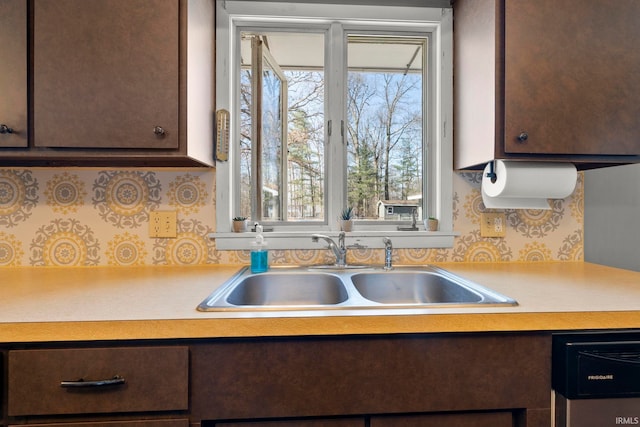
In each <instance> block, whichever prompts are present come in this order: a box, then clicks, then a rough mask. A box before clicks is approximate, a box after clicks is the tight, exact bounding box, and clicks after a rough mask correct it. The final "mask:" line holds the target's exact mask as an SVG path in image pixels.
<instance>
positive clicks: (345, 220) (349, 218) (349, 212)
mask: <svg viewBox="0 0 640 427" xmlns="http://www.w3.org/2000/svg"><path fill="white" fill-rule="evenodd" d="M338 222H339V223H340V230H342V231H351V230H353V208H351V207H347V208H344V209H342V212H341V213H340V216H339V217H338Z"/></svg>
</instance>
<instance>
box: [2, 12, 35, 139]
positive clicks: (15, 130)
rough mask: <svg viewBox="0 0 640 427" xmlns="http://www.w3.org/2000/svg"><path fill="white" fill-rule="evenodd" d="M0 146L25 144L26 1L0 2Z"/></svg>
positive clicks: (26, 130) (26, 137)
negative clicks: (0, 44) (0, 42)
mask: <svg viewBox="0 0 640 427" xmlns="http://www.w3.org/2000/svg"><path fill="white" fill-rule="evenodd" d="M0 41H2V47H1V49H0V50H1V51H2V59H1V60H0V147H26V146H27V141H28V133H27V132H28V126H27V2H26V0H3V1H1V2H0Z"/></svg>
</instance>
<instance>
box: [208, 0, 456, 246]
mask: <svg viewBox="0 0 640 427" xmlns="http://www.w3.org/2000/svg"><path fill="white" fill-rule="evenodd" d="M216 5H217V11H216V109H217V110H220V109H226V110H228V111H230V112H231V128H230V141H231V142H230V144H229V160H228V161H226V162H217V163H216V230H217V231H216V232H215V233H212V234H211V235H210V237H212V238H215V239H216V246H217V248H218V249H248V248H249V244H250V242H251V241H252V240H253V239H254V235H253V233H232V232H231V218H232V217H233V216H234V197H233V195H234V194H235V193H237V192H238V191H239V180H237V179H232V177H234V176H237V175H238V173H239V171H238V170H237V165H236V164H235V159H236V158H237V156H238V155H239V153H238V148H239V147H238V146H239V144H236V143H233V141H234V139H237V138H235V137H234V135H236V132H237V126H239V125H238V123H239V113H238V111H237V108H235V102H236V100H237V99H239V98H238V96H239V85H237V84H236V81H237V79H235V76H236V75H237V74H238V73H239V61H237V57H238V55H239V45H235V46H234V43H233V42H234V39H235V37H237V36H238V35H239V32H240V29H241V28H244V27H247V26H251V27H260V28H264V29H265V30H268V29H272V30H278V29H279V25H280V24H281V23H282V21H283V20H286V21H287V25H289V24H291V25H292V26H299V27H300V29H301V30H302V29H303V28H311V27H312V28H313V29H314V30H315V31H319V32H323V31H327V32H330V33H331V36H332V37H337V38H341V37H344V38H345V39H346V35H347V34H354V33H372V32H384V30H387V29H389V31H390V32H393V28H398V27H402V28H403V31H408V32H410V33H411V32H413V33H414V34H416V35H417V34H420V33H425V32H428V33H430V35H429V46H428V49H429V51H430V52H429V55H430V57H429V60H428V64H429V65H428V67H429V69H428V70H427V73H432V75H433V76H434V78H432V79H430V80H429V84H430V85H431V86H430V87H429V88H428V89H427V91H425V92H427V93H428V92H431V94H432V95H431V96H429V97H428V100H425V104H424V105H425V110H428V111H429V113H428V118H427V119H426V122H427V129H428V130H429V134H428V135H425V137H424V144H423V145H424V147H425V148H424V149H425V153H424V155H425V157H424V158H425V159H426V162H427V164H426V165H425V167H426V173H424V174H423V179H424V180H426V188H427V194H434V195H435V197H430V198H429V199H428V203H427V204H426V205H424V207H425V209H426V212H425V214H428V215H430V216H435V217H437V218H438V219H439V220H440V229H439V231H437V232H427V231H422V230H423V227H422V224H421V223H420V224H418V226H419V228H420V231H397V229H396V226H397V224H398V223H397V222H391V221H389V222H383V221H366V222H362V223H357V225H356V227H355V230H354V231H353V232H350V233H348V236H347V244H348V245H356V246H359V247H367V248H380V247H384V245H383V243H382V237H385V236H386V237H390V238H391V239H392V240H393V244H394V247H397V248H428V247H452V246H453V239H454V237H455V236H456V235H457V233H455V232H453V229H452V228H453V188H452V187H453V164H452V157H453V149H452V145H453V141H452V136H453V135H452V116H453V105H452V104H453V75H452V74H453V63H452V59H453V52H452V48H453V23H452V18H453V16H452V15H453V14H452V10H451V9H448V8H443V9H440V8H426V7H397V6H354V5H335V4H332V5H322V4H300V3H296V4H295V7H293V5H292V4H291V3H268V2H255V1H238V0H234V1H229V0H226V1H225V0H217V1H216ZM300 17H306V18H304V19H302V18H300ZM337 18H339V19H340V21H341V22H340V24H339V25H336V24H332V22H333V21H335V19H337ZM381 20H384V21H387V23H386V24H385V23H382V22H380V21H381ZM287 28H289V27H287ZM325 46H326V47H327V49H326V51H325V63H326V65H327V66H328V67H330V68H325V69H326V70H327V72H326V76H325V78H326V86H325V87H326V92H327V93H326V95H325V96H326V97H327V98H330V99H331V98H334V97H338V98H336V99H342V100H343V101H342V102H341V105H342V108H335V107H336V106H335V105H332V108H331V109H329V108H325V122H327V121H329V120H331V121H332V122H333V123H334V125H333V127H334V132H333V135H331V136H329V135H326V138H327V141H328V146H327V157H326V158H325V167H326V168H327V177H326V179H327V182H326V188H327V191H326V197H327V201H326V205H327V212H326V218H325V221H324V222H318V223H315V222H313V223H311V222H304V223H300V224H298V223H295V224H286V225H282V226H279V227H278V226H277V227H274V231H273V232H269V233H268V235H267V236H266V237H267V240H268V241H269V244H270V247H271V248H274V249H319V248H321V247H322V246H319V245H318V244H317V243H313V242H311V239H310V237H309V236H310V234H312V233H323V234H327V235H330V236H336V235H337V234H338V232H339V229H338V224H337V221H331V218H333V217H335V216H337V213H338V212H339V211H340V210H341V209H342V207H343V203H344V202H343V199H344V198H345V194H346V181H345V180H346V146H344V145H343V143H342V136H341V135H340V133H339V132H335V128H336V126H335V123H340V122H341V120H346V117H345V116H346V112H345V109H346V106H344V99H346V93H339V91H341V90H342V91H343V92H345V91H346V86H345V85H343V86H340V85H336V84H334V82H332V79H333V76H335V75H338V74H341V75H342V79H343V81H346V73H347V70H346V66H345V63H344V62H345V61H346V46H345V44H344V43H343V44H341V45H339V44H338V43H336V44H328V43H325ZM335 49H338V52H335V51H334V50H335ZM340 50H342V52H341V51H340ZM330 51H331V52H330ZM329 57H338V58H341V60H339V61H337V63H335V62H328V59H329ZM331 91H333V92H331ZM336 91H337V93H336ZM426 101H428V103H427V102H426ZM325 105H326V104H325ZM338 128H339V126H338ZM325 132H326V130H325ZM426 151H428V152H426ZM340 158H342V160H343V161H342V162H335V161H331V160H330V159H340ZM337 164H339V165H340V166H342V167H341V168H340V170H338V165H337ZM332 168H334V169H332ZM330 189H337V191H331V190H330ZM425 216H426V215H425Z"/></svg>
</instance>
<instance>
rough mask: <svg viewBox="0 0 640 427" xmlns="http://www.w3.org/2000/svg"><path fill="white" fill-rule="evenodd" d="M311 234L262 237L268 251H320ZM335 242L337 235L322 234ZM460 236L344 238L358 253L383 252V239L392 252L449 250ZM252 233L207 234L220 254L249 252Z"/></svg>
mask: <svg viewBox="0 0 640 427" xmlns="http://www.w3.org/2000/svg"><path fill="white" fill-rule="evenodd" d="M311 234H312V233H311V232H302V231H290V232H282V231H274V232H266V233H264V237H265V240H266V241H267V242H268V244H269V249H324V248H325V246H326V244H324V243H318V242H312V241H311ZM322 234H324V235H326V236H329V237H331V238H335V239H336V240H337V237H338V232H336V231H330V232H322ZM459 234H460V233H456V232H453V231H424V230H423V231H371V230H363V231H353V232H349V233H347V235H346V245H347V247H350V248H358V249H366V248H369V249H378V248H384V243H383V242H382V238H383V237H388V238H390V239H391V241H392V242H393V247H394V248H407V249H414V248H451V247H453V240H454V238H455V237H456V236H458V235H459ZM255 236H256V234H255V233H254V232H247V233H210V234H209V235H208V237H209V238H210V239H215V240H216V248H217V249H220V250H249V249H250V248H251V242H253V241H254V240H255Z"/></svg>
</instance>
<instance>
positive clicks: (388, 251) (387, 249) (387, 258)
mask: <svg viewBox="0 0 640 427" xmlns="http://www.w3.org/2000/svg"><path fill="white" fill-rule="evenodd" d="M382 242H383V243H384V269H385V270H387V271H388V270H393V264H392V261H391V256H392V255H393V245H392V244H391V239H390V238H388V237H384V238H383V239H382Z"/></svg>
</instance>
